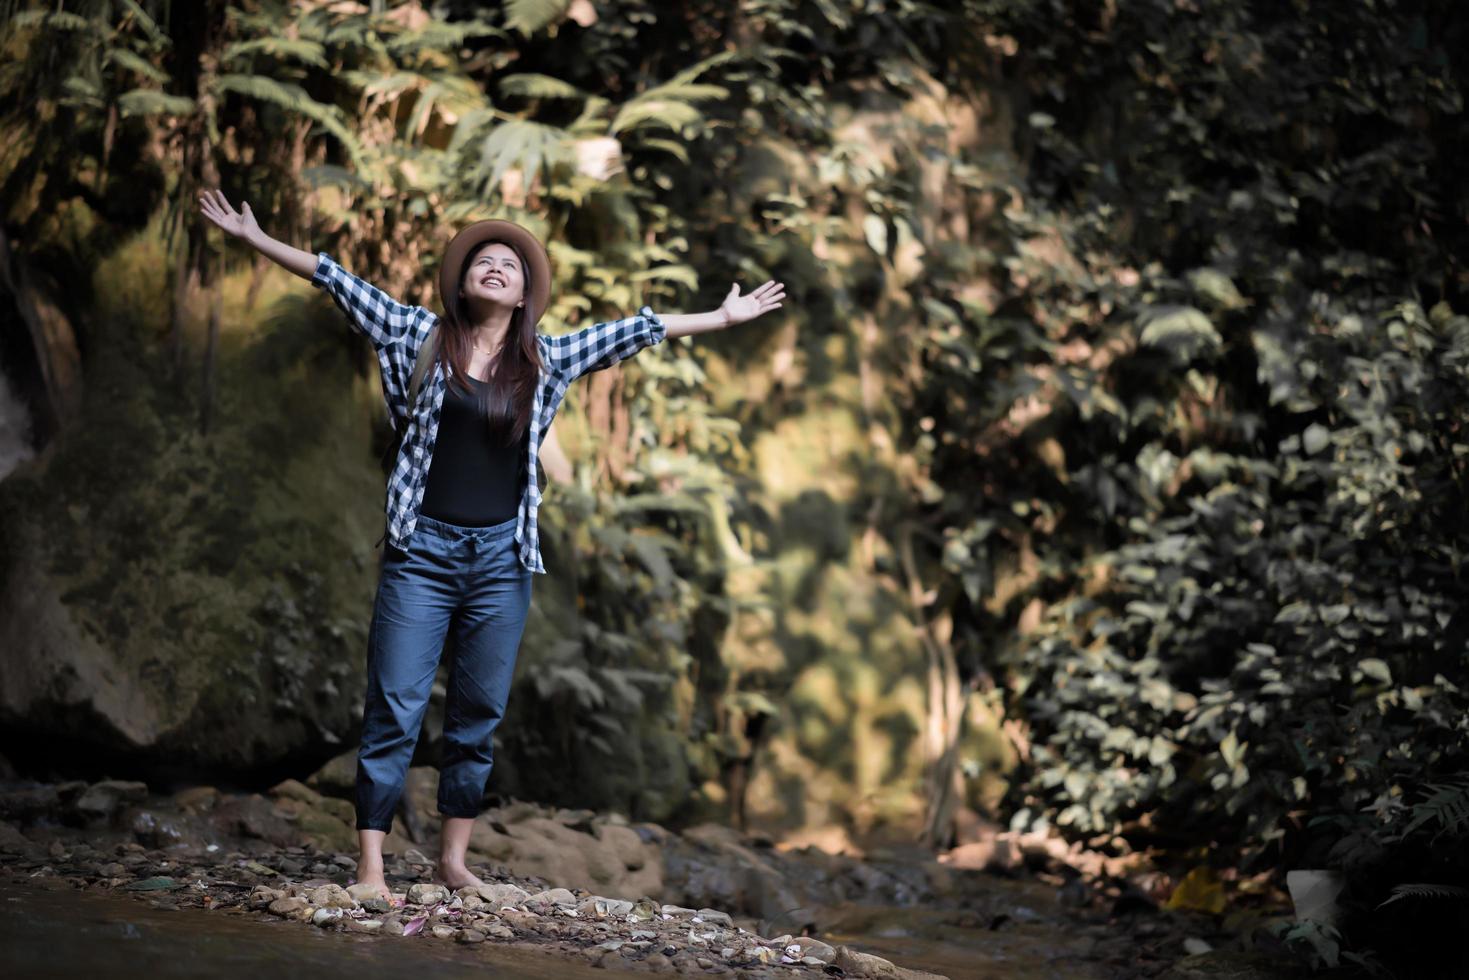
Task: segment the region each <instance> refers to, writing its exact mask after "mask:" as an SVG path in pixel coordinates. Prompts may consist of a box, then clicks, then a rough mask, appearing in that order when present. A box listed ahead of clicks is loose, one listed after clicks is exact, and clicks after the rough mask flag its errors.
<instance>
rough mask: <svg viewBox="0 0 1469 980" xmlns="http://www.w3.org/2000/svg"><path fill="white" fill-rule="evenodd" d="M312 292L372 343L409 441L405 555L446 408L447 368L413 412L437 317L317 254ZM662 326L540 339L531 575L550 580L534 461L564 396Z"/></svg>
mask: <svg viewBox="0 0 1469 980" xmlns="http://www.w3.org/2000/svg"><path fill="white" fill-rule="evenodd" d="M311 284H312V285H313V286H317V287H319V288H321V289H325V290H326V291H327V292H328V293H329V294H330V295H331V298H332V300H333V302H335V303H336V304H337V306H338V307H340V308H341V310H342V312H343V313H345V314H346V315H347V322H348V323H350V324H351V325H352V328H353V329H354V330H356V331H358V332H359V333H361V334H363V335H364V336H366V337H367V339H368V340H370V341H372V346H373V348H374V349H375V350H376V351H377V361H378V367H379V369H380V370H381V372H382V383H383V401H384V402H385V403H386V404H387V408H388V418H389V420H390V421H391V422H392V424H393V428H394V430H395V431H397V432H404V431H405V428H404V427H405V426H406V427H407V428H406V432H407V437H406V438H404V439H402V440H400V443H399V446H398V457H397V459H396V460H395V461H394V463H393V471H392V474H391V475H390V476H389V477H388V492H387V518H388V520H387V534H386V537H387V539H388V540H389V541H390V542H391V543H392V545H393V547H395V548H399V549H406V548H407V547H408V542H409V539H410V538H411V537H412V536H413V529H414V527H415V526H416V525H417V523H418V511H419V507H420V505H421V504H422V503H423V491H424V487H425V485H426V483H427V481H428V467H429V461H430V460H432V459H433V456H434V441H435V439H436V438H437V437H438V434H439V417H440V415H441V413H442V411H443V406H444V389H445V384H446V378H445V373H444V367H443V365H442V364H438V365H435V367H434V370H433V374H432V376H431V377H432V383H427V379H426V383H425V384H424V385H423V387H422V390H421V391H419V393H418V404H417V405H415V406H413V407H412V411H411V412H410V410H409V406H408V386H409V382H410V380H411V379H412V377H413V363H414V359H415V358H416V357H417V356H418V349H419V347H420V346H422V344H423V341H424V338H426V337H427V336H428V332H429V330H430V328H432V327H433V325H434V324H435V323H436V322H437V321H438V317H437V316H436V315H435V314H434V313H433V312H431V311H430V310H426V309H424V308H423V307H421V306H405V305H403V304H402V303H399V302H397V301H396V300H394V299H393V298H392V297H391V296H389V295H387V294H386V293H384V292H383V291H382V290H380V289H378V288H377V287H375V286H373V285H372V284H371V283H368V282H365V281H364V280H362V279H359V278H357V277H356V276H354V275H352V274H351V273H350V272H348V271H347V270H345V269H343V268H342V267H341V266H340V265H339V264H337V262H336V261H335V260H334V259H333V258H332V257H331V256H330V255H328V254H327V253H325V252H318V253H317V256H316V272H315V274H314V275H313V276H312V277H311ZM667 333H668V328H667V327H665V326H664V325H663V321H662V320H660V319H659V318H658V316H657V314H655V313H654V312H653V310H652V309H651V308H650V307H647V306H644V307H643V308H642V309H640V310H639V311H638V313H637V315H636V316H630V317H626V318H624V319H621V320H613V321H610V322H607V323H595V324H593V325H592V326H590V327H587V328H586V329H584V330H578V331H576V332H575V333H569V334H565V335H563V336H558V337H551V336H548V335H546V334H541V333H538V334H536V339H537V340H538V341H539V342H540V345H541V360H542V367H541V380H540V384H538V385H536V389H535V396H534V401H533V403H532V411H531V418H530V439H529V440H527V442H528V444H529V448H528V450H527V452H528V456H527V458H526V464H527V465H526V473H528V474H529V477H528V478H527V480H526V483H525V486H524V487H523V488H522V490H521V495H520V507H519V509H518V511H517V512H516V518H515V542H516V546H517V550H518V553H519V556H520V563H521V565H523V566H524V567H525V568H527V569H529V570H530V571H531V572H535V573H541V574H544V573H545V571H546V566H545V565H544V564H543V563H542V562H541V544H540V536H539V533H538V530H537V525H536V512H537V511H538V510H539V508H540V505H541V491H540V488H539V487H538V486H536V458H537V455H538V453H539V451H540V448H541V440H542V439H543V438H545V434H546V431H547V430H548V429H549V428H550V427H551V420H552V419H553V418H555V417H556V409H557V408H558V407H560V405H561V399H562V398H563V397H565V395H566V389H567V387H568V386H569V385H570V384H571V383H572V382H573V381H575V380H576V379H577V378H579V377H581V376H582V375H583V374H589V373H591V372H593V371H600V370H602V369H603V368H608V367H611V366H612V365H614V364H616V363H617V362H618V361H621V360H622V359H623V358H627V357H631V356H632V355H634V354H636V353H637V352H638V351H640V350H642V349H643V348H644V347H647V346H649V345H651V344H656V343H658V342H659V341H661V340H663V339H664V337H665V336H667Z"/></svg>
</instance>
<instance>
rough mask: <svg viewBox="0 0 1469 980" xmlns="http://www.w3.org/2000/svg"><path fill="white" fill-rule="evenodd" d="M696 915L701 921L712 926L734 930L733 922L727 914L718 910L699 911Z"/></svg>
mask: <svg viewBox="0 0 1469 980" xmlns="http://www.w3.org/2000/svg"><path fill="white" fill-rule="evenodd" d="M697 914H698V916H699V918H700V919H701V920H703V921H704V922H707V923H709V924H710V925H712V926H723V927H724V928H726V929H733V928H734V920H733V919H731V918H730V917H729V915H728V914H726V913H724V912H721V911H719V910H718V909H700V910H699V911H698V913H697Z"/></svg>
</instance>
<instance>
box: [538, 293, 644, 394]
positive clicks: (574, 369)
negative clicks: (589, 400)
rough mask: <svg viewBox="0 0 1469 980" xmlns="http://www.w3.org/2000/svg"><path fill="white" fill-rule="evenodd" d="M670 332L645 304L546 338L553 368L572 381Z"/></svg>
mask: <svg viewBox="0 0 1469 980" xmlns="http://www.w3.org/2000/svg"><path fill="white" fill-rule="evenodd" d="M667 336H668V328H667V327H666V326H665V325H664V323H663V321H662V320H661V319H660V318H659V317H658V314H656V313H654V312H653V309H652V307H649V306H644V307H643V308H642V309H640V310H638V312H637V313H636V314H635V315H634V316H629V317H624V318H623V319H621V320H609V321H607V322H605V323H594V324H592V325H591V326H590V327H587V328H586V329H585V330H578V331H576V332H575V333H569V334H564V335H562V336H559V337H549V336H548V337H546V342H547V346H548V347H549V348H550V352H551V369H552V370H553V371H555V372H556V373H557V374H559V375H561V376H562V377H563V378H565V379H566V380H567V381H571V380H574V379H576V378H578V377H580V376H581V375H583V374H590V373H592V372H593V371H601V370H602V369H604V368H609V367H611V366H612V365H614V364H616V363H617V362H618V361H621V360H623V359H625V358H629V357H632V356H633V355H634V354H636V353H637V352H638V351H640V350H642V349H643V348H644V347H648V346H651V345H652V344H656V343H660V342H661V341H662V340H663V339H664V338H666V337H667Z"/></svg>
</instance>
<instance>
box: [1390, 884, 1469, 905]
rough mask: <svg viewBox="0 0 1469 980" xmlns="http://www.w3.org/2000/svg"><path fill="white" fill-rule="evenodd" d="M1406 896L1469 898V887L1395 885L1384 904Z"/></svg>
mask: <svg viewBox="0 0 1469 980" xmlns="http://www.w3.org/2000/svg"><path fill="white" fill-rule="evenodd" d="M1404 898H1460V899H1464V898H1469V888H1464V887H1463V886H1461V885H1434V884H1423V883H1415V884H1409V885H1393V888H1392V894H1391V896H1390V897H1388V898H1387V899H1386V900H1385V901H1384V902H1383V903H1382V905H1379V906H1377V907H1378V908H1382V907H1383V905H1391V904H1392V903H1393V902H1396V901H1399V900H1401V899H1404Z"/></svg>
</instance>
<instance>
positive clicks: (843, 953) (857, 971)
mask: <svg viewBox="0 0 1469 980" xmlns="http://www.w3.org/2000/svg"><path fill="white" fill-rule="evenodd" d="M834 965H835V966H837V967H839V968H840V969H841V970H842V972H843V973H845V974H846V975H847V976H849V977H871V978H874V980H922V978H923V977H928V976H932V974H925V973H921V972H919V971H916V970H905V969H903V968H901V967H899V966H897V965H895V964H894V963H893V962H892V961H891V960H885V959H883V958H882V957H881V956H873V955H872V954H871V953H860V952H858V951H857V950H854V949H851V948H850V947H847V946H838V947H837V949H836V960H835V961H834Z"/></svg>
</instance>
